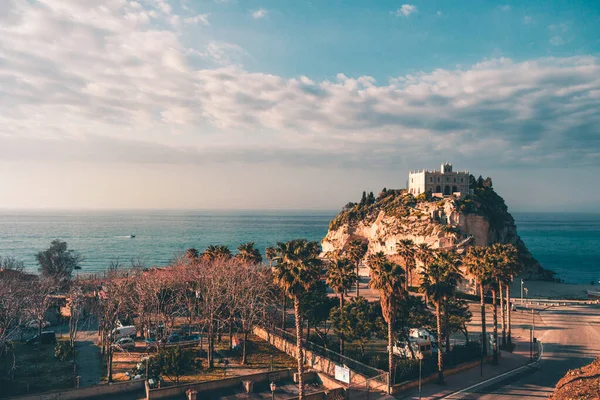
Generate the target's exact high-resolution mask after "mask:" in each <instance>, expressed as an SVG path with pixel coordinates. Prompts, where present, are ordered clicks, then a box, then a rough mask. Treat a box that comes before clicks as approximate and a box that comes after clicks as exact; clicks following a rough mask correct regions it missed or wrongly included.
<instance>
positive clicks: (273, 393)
mask: <svg viewBox="0 0 600 400" xmlns="http://www.w3.org/2000/svg"><path fill="white" fill-rule="evenodd" d="M269 386H270V387H271V400H275V389H277V385H276V384H275V382H271V385H269Z"/></svg>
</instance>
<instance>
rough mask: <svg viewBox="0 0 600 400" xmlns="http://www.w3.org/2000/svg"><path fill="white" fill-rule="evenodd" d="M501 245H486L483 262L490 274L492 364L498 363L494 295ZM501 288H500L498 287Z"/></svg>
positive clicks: (497, 282)
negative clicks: (492, 336) (492, 337)
mask: <svg viewBox="0 0 600 400" xmlns="http://www.w3.org/2000/svg"><path fill="white" fill-rule="evenodd" d="M502 257H503V256H502V245H500V244H498V243H496V244H493V245H492V246H491V247H488V248H487V249H486V252H485V257H484V260H485V261H484V262H485V264H486V268H487V269H488V271H489V274H490V278H491V279H490V290H491V292H492V310H493V315H494V318H493V327H494V343H493V345H494V346H493V347H492V355H493V360H492V362H493V363H494V364H496V363H498V304H497V302H496V295H497V292H498V287H499V276H500V275H501V268H502ZM500 289H501V288H500Z"/></svg>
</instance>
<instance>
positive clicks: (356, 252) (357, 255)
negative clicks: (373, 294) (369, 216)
mask: <svg viewBox="0 0 600 400" xmlns="http://www.w3.org/2000/svg"><path fill="white" fill-rule="evenodd" d="M367 249H368V245H367V244H366V243H363V242H361V241H360V240H353V241H351V242H350V244H349V245H348V250H347V256H348V258H349V259H350V260H352V261H353V262H354V264H355V265H356V297H358V296H359V295H360V292H359V290H360V289H359V284H360V275H359V273H358V267H359V265H360V262H361V260H362V259H363V258H364V257H365V254H367Z"/></svg>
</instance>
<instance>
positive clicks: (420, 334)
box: [408, 328, 437, 345]
mask: <svg viewBox="0 0 600 400" xmlns="http://www.w3.org/2000/svg"><path fill="white" fill-rule="evenodd" d="M408 336H410V337H411V338H414V339H425V340H429V341H430V342H431V343H432V344H434V345H437V338H436V337H435V335H434V334H432V333H431V332H429V331H428V330H427V329H425V328H411V329H410V333H409V335H408Z"/></svg>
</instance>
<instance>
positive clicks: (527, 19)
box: [523, 15, 533, 25]
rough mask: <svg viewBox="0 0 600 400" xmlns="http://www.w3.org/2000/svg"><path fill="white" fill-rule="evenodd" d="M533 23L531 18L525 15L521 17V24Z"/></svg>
mask: <svg viewBox="0 0 600 400" xmlns="http://www.w3.org/2000/svg"><path fill="white" fill-rule="evenodd" d="M532 22H533V18H531V17H530V16H529V15H526V16H524V17H523V23H524V24H525V25H529V24H531V23H532Z"/></svg>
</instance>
